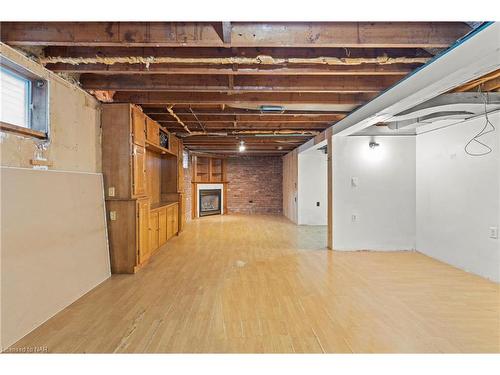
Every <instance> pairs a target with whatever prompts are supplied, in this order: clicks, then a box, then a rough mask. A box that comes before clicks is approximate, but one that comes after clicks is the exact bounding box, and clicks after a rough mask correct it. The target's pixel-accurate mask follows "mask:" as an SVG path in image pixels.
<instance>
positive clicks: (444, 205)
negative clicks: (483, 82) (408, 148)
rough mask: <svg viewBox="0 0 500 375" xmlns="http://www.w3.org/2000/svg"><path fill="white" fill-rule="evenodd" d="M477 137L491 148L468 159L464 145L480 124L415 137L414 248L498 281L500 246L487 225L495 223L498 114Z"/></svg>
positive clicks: (499, 194) (499, 176)
mask: <svg viewBox="0 0 500 375" xmlns="http://www.w3.org/2000/svg"><path fill="white" fill-rule="evenodd" d="M490 119H491V121H492V122H493V123H494V124H495V125H496V127H497V131H496V132H495V133H491V134H489V135H486V136H485V137H483V138H482V141H486V142H487V143H488V144H490V145H491V146H492V148H493V152H492V153H491V154H489V155H487V156H483V157H472V156H468V155H467V154H466V153H465V152H464V146H465V144H466V143H467V142H468V141H469V139H471V138H472V136H474V135H475V134H476V133H477V132H478V131H479V130H480V129H481V128H482V126H483V125H484V118H479V119H475V120H469V121H468V122H464V123H460V124H457V125H454V126H450V127H447V128H443V129H439V130H436V131H433V132H429V133H425V134H421V135H418V136H417V158H416V165H417V167H416V173H417V189H416V203H417V210H416V215H417V220H416V225H417V249H418V251H420V252H422V253H424V254H427V255H429V256H431V257H433V258H436V259H439V260H441V261H444V262H446V263H449V264H452V265H454V266H456V267H459V268H461V269H464V270H466V271H469V272H472V273H475V274H478V275H481V276H483V277H486V278H489V279H492V280H495V281H497V282H498V281H500V245H499V240H498V239H490V238H489V233H488V231H489V227H492V226H498V225H499V221H500V214H499V211H500V203H499V202H500V188H499V186H500V182H499V180H500V162H499V150H498V147H499V143H500V142H499V128H500V115H499V114H496V115H493V116H491V117H490Z"/></svg>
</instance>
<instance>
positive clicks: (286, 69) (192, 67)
mask: <svg viewBox="0 0 500 375" xmlns="http://www.w3.org/2000/svg"><path fill="white" fill-rule="evenodd" d="M421 65H422V64H402V63H400V64H385V65H380V64H362V65H326V64H325V65H306V64H304V65H302V66H290V65H287V66H279V65H269V66H257V67H256V66H251V65H237V66H236V67H235V68H234V67H233V66H230V67H228V66H227V65H215V66H214V65H206V64H205V65H203V64H201V65H200V64H183V65H182V64H151V65H147V64H120V63H116V64H113V65H106V64H64V63H55V64H46V65H45V67H46V68H47V69H49V70H52V71H54V72H57V73H80V74H85V73H94V74H114V75H117V74H196V75H202V74H219V75H333V76H339V75H340V76H352V75H370V76H372V75H395V76H405V75H407V74H408V73H410V72H412V71H413V70H415V69H416V68H418V67H419V66H421Z"/></svg>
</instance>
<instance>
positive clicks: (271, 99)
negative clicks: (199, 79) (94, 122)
mask: <svg viewBox="0 0 500 375" xmlns="http://www.w3.org/2000/svg"><path fill="white" fill-rule="evenodd" d="M374 96H375V94H371V93H363V94H335V93H328V94H325V93H251V94H234V95H229V94H226V93H213V92H196V93H190V92H161V91H157V92H140V91H118V92H117V93H116V94H115V95H114V97H113V100H114V101H115V102H123V103H135V104H200V103H206V104H215V103H217V104H232V105H235V104H238V105H261V104H268V105H304V104H311V105H313V104H314V105H318V104H321V105H330V106H331V105H342V106H346V107H347V106H352V107H354V106H359V105H361V104H364V103H366V102H367V101H369V100H370V99H372V98H373V97H374ZM351 109H352V108H351Z"/></svg>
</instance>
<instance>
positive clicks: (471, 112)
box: [354, 70, 500, 136]
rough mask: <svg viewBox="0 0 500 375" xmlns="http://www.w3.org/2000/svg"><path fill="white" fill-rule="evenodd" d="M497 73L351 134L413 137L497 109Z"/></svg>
mask: <svg viewBox="0 0 500 375" xmlns="http://www.w3.org/2000/svg"><path fill="white" fill-rule="evenodd" d="M499 91H500V70H495V71H493V72H491V73H488V74H486V75H484V76H482V77H479V78H476V79H474V80H472V81H470V82H467V83H465V84H463V85H461V86H459V87H456V88H454V89H453V90H451V91H450V92H448V93H446V94H442V95H439V96H437V97H435V98H433V99H431V100H428V101H426V102H424V103H422V104H419V105H417V106H415V107H413V108H410V109H408V110H406V111H403V112H401V113H398V114H397V115H395V116H393V117H392V118H390V119H388V120H387V121H385V122H384V123H379V124H375V125H372V126H369V127H367V128H365V129H363V130H361V131H359V132H357V133H355V134H354V135H371V136H376V135H385V136H390V135H396V136H397V135H416V134H420V133H424V132H427V131H430V130H435V129H439V128H442V127H446V126H449V125H453V124H456V123H458V122H461V121H465V120H468V119H471V118H474V117H478V116H484V115H485V113H491V112H494V111H498V110H500V92H499Z"/></svg>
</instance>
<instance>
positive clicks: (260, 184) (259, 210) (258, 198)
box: [226, 156, 283, 215]
mask: <svg viewBox="0 0 500 375" xmlns="http://www.w3.org/2000/svg"><path fill="white" fill-rule="evenodd" d="M281 163H282V160H281V157H279V156H276V157H274V156H273V157H264V156H243V157H241V156H240V157H234V158H228V159H226V176H227V180H228V181H229V184H228V187H227V206H228V210H229V213H230V214H231V213H244V214H252V213H256V214H271V215H281V214H282V213H283V199H282V194H283V189H282V173H283V170H282V164H281ZM250 201H252V203H251V202H250Z"/></svg>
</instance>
